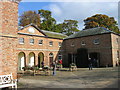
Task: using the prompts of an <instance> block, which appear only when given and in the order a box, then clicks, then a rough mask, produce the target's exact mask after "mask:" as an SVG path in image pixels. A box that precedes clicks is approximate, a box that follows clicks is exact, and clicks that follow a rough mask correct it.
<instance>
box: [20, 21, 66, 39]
mask: <svg viewBox="0 0 120 90" xmlns="http://www.w3.org/2000/svg"><path fill="white" fill-rule="evenodd" d="M28 26H33V27H34V28H36V29H37V30H38V31H39V32H41V33H43V34H44V35H45V37H49V38H56V39H64V38H66V37H67V35H64V34H62V33H56V32H51V31H47V30H41V29H39V28H38V27H37V26H36V25H35V24H32V23H31V24H29V25H26V26H24V27H20V26H19V27H18V30H22V29H24V28H26V27H28Z"/></svg>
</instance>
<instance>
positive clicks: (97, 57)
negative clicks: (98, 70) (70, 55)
mask: <svg viewBox="0 0 120 90" xmlns="http://www.w3.org/2000/svg"><path fill="white" fill-rule="evenodd" d="M89 57H90V58H91V59H92V61H93V67H99V66H100V53H97V52H93V53H89Z"/></svg>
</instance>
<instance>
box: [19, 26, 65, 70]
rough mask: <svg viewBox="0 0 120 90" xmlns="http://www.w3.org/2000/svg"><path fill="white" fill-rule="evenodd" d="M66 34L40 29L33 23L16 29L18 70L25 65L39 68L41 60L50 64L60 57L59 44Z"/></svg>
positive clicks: (61, 51)
mask: <svg viewBox="0 0 120 90" xmlns="http://www.w3.org/2000/svg"><path fill="white" fill-rule="evenodd" d="M65 37H66V35H63V34H61V33H55V32H50V31H45V30H40V29H39V28H37V26H35V25H34V24H30V25H27V26H25V27H23V28H21V29H19V31H18V44H17V56H18V70H22V67H25V66H27V65H28V66H36V65H38V67H40V68H41V62H42V61H44V63H45V65H47V66H51V64H52V63H53V61H56V60H60V59H62V53H63V50H62V49H61V45H62V42H63V38H65Z"/></svg>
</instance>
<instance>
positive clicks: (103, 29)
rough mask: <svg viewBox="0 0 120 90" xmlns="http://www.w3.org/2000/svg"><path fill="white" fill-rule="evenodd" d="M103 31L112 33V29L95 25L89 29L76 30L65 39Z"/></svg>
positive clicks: (102, 32)
mask: <svg viewBox="0 0 120 90" xmlns="http://www.w3.org/2000/svg"><path fill="white" fill-rule="evenodd" d="M105 33H114V32H113V31H110V30H108V29H106V28H104V27H96V28H91V29H85V30H81V31H79V32H77V33H76V34H73V35H70V36H68V37H67V38H65V39H70V38H78V37H84V36H91V35H98V34H105Z"/></svg>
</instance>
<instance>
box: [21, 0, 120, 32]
mask: <svg viewBox="0 0 120 90" xmlns="http://www.w3.org/2000/svg"><path fill="white" fill-rule="evenodd" d="M118 1H119V0H22V2H20V3H19V16H20V15H21V14H22V13H23V12H24V11H28V10H34V11H38V10H40V9H44V10H50V11H51V12H52V17H53V18H55V19H56V21H57V23H62V22H63V21H64V20H69V19H71V20H77V21H78V22H79V23H78V25H79V29H80V30H82V29H83V28H84V21H83V20H84V19H86V18H87V17H91V16H93V15H95V14H105V15H108V16H109V17H114V18H115V20H116V21H118Z"/></svg>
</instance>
